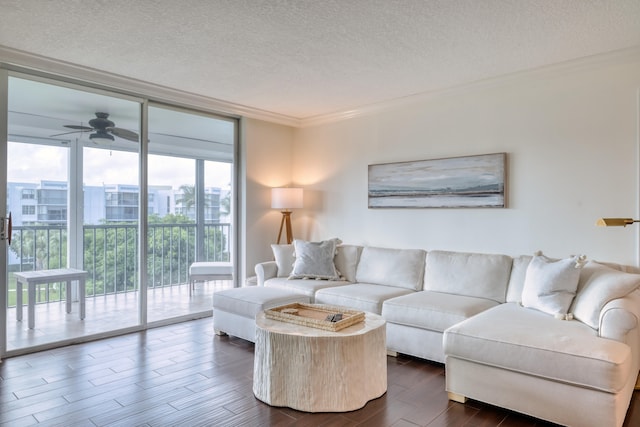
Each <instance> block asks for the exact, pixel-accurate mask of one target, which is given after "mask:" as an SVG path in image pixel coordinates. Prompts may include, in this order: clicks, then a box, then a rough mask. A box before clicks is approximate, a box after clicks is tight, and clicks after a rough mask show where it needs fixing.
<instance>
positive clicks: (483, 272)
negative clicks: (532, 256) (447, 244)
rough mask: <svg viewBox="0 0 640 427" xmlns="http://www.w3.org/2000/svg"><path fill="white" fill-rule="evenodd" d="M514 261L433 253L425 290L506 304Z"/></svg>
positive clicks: (471, 254)
mask: <svg viewBox="0 0 640 427" xmlns="http://www.w3.org/2000/svg"><path fill="white" fill-rule="evenodd" d="M511 262H512V259H511V257H509V256H507V255H498V254H476V253H465V252H447V251H429V253H427V260H426V265H425V272H424V290H426V291H436V292H445V293H449V294H456V295H467V296H472V297H477V298H486V299H490V300H493V301H496V302H500V303H503V302H505V296H506V293H507V283H508V282H509V275H510V273H511Z"/></svg>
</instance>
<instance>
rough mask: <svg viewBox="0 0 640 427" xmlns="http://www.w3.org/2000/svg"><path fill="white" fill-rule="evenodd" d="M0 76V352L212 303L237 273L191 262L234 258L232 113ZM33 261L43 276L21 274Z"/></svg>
mask: <svg viewBox="0 0 640 427" xmlns="http://www.w3.org/2000/svg"><path fill="white" fill-rule="evenodd" d="M0 83H2V85H0V101H3V102H6V105H7V108H6V111H4V110H3V111H2V115H3V117H2V118H1V119H0V130H4V129H6V139H2V141H1V144H0V154H1V155H0V160H1V161H2V163H3V165H4V166H6V169H5V170H6V174H0V187H1V188H2V191H3V192H5V193H6V197H5V198H4V199H5V200H1V199H2V198H0V212H1V213H3V215H4V213H5V212H6V213H7V214H8V213H9V212H10V213H11V217H12V220H13V224H12V225H13V230H12V232H11V233H5V234H10V235H11V237H12V241H11V244H10V245H6V244H5V250H6V253H3V257H0V259H2V260H3V261H2V262H0V279H1V281H0V291H1V292H2V297H1V298H0V301H2V300H4V301H2V302H3V303H2V304H0V315H1V319H2V320H1V323H2V327H1V328H0V329H1V330H2V332H3V336H2V340H1V341H0V357H2V356H4V355H5V354H20V353H24V352H28V351H34V350H37V349H42V348H49V347H54V346H57V345H61V344H65V343H71V342H78V341H82V340H86V339H89V338H88V337H91V339H93V338H100V337H103V336H109V335H114V334H115V333H121V332H126V331H131V330H137V329H142V328H145V327H148V326H149V325H158V324H164V323H170V322H175V321H180V320H186V319H192V318H196V317H202V316H210V315H211V312H212V302H211V296H212V293H213V292H214V291H215V290H217V289H223V288H226V287H232V286H233V281H231V280H226V281H204V282H197V283H191V281H190V278H189V266H190V265H191V264H192V263H193V262H197V261H224V262H234V258H235V257H234V255H233V251H234V247H235V244H234V240H235V233H234V223H233V218H234V216H233V210H234V203H233V200H234V199H235V197H234V196H233V193H234V187H233V183H234V174H235V172H234V161H235V147H236V144H237V121H236V120H235V119H229V118H225V117H221V116H217V115H214V114H208V113H203V112H198V111H195V110H186V109H179V108H175V107H171V106H167V105H164V104H154V103H153V102H150V101H149V100H148V99H144V98H138V97H134V96H129V95H124V94H120V93H113V92H110V91H109V92H107V91H104V90H99V89H95V88H88V87H84V86H79V85H78V84H72V83H70V82H60V81H55V80H49V79H44V78H40V77H34V76H30V75H24V74H17V73H15V74H14V73H9V72H7V71H6V70H2V69H0ZM0 216H1V215H0ZM5 231H6V229H5ZM61 269H73V271H74V272H75V271H80V272H84V273H79V274H81V275H83V276H84V277H85V283H84V286H83V285H82V284H81V283H80V282H79V281H75V280H74V281H70V282H67V281H66V280H63V279H60V278H57V279H56V277H55V276H56V274H59V273H60V270H61ZM32 272H38V273H37V274H38V275H40V276H44V277H47V278H50V279H47V280H43V281H40V282H39V283H35V282H33V281H32V282H31V286H29V284H28V283H27V282H23V280H24V279H22V278H23V277H26V276H30V275H33V274H32ZM74 274H76V273H74ZM19 277H20V278H21V279H20V282H21V285H18V280H17V279H18V278H19ZM19 287H21V288H22V289H21V290H19ZM67 295H68V296H69V301H68V302H67ZM83 295H84V296H83ZM20 297H21V298H20ZM81 302H84V304H81ZM81 306H83V307H84V309H81ZM30 315H32V317H33V322H32V323H31V322H27V321H26V319H27V318H29V316H30Z"/></svg>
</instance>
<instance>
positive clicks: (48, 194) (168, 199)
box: [7, 181, 227, 226]
mask: <svg viewBox="0 0 640 427" xmlns="http://www.w3.org/2000/svg"><path fill="white" fill-rule="evenodd" d="M83 192H84V209H83V211H84V223H85V224H102V223H109V222H127V221H136V220H137V219H138V198H139V191H138V186H137V185H126V184H108V185H103V186H84V187H83ZM221 193H222V191H221V190H220V188H215V187H213V188H206V189H205V221H207V222H218V221H220V218H221V217H226V214H227V213H226V212H224V211H223V212H222V213H221V211H220V209H221ZM224 193H225V196H226V195H227V192H224ZM7 211H9V212H11V213H12V219H13V225H14V226H23V225H35V224H39V225H45V224H59V225H63V224H66V222H67V183H66V182H64V181H40V183H39V184H38V183H21V182H9V183H8V184H7ZM148 212H149V215H158V216H160V217H162V216H165V215H167V214H176V215H185V216H187V217H189V218H190V219H192V220H194V221H195V218H196V210H195V204H194V203H193V202H192V201H191V202H190V201H189V200H187V199H186V198H185V194H184V193H183V192H182V191H181V190H174V189H172V187H171V186H149V198H148Z"/></svg>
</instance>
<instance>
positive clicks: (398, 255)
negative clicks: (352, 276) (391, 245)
mask: <svg viewBox="0 0 640 427" xmlns="http://www.w3.org/2000/svg"><path fill="white" fill-rule="evenodd" d="M425 254H426V252H425V251H424V250H422V249H387V248H376V247H371V246H367V247H364V248H363V249H362V254H361V255H360V262H359V263H358V269H357V270H356V282H359V283H371V284H374V285H384V286H395V287H398V288H406V289H411V290H413V291H419V290H422V275H423V272H424V258H425Z"/></svg>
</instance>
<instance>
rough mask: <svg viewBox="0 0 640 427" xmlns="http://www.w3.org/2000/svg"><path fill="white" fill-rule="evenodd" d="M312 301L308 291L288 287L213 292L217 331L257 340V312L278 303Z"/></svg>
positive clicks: (219, 333)
mask: <svg viewBox="0 0 640 427" xmlns="http://www.w3.org/2000/svg"><path fill="white" fill-rule="evenodd" d="M295 302H302V303H309V302H310V300H309V297H308V296H306V295H302V294H298V293H295V292H291V291H288V290H285V289H278V288H265V287H262V286H250V287H245V288H233V289H225V290H223V291H218V292H214V293H213V328H214V330H215V331H216V334H218V335H224V334H229V335H233V336H234V337H238V338H242V339H245V340H247V341H251V342H255V334H256V314H258V313H260V312H261V311H263V310H265V309H268V308H272V307H277V306H279V305H285V304H292V303H295Z"/></svg>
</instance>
